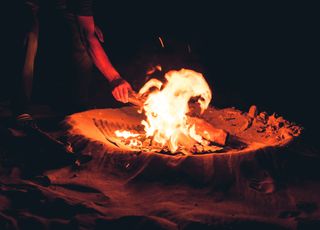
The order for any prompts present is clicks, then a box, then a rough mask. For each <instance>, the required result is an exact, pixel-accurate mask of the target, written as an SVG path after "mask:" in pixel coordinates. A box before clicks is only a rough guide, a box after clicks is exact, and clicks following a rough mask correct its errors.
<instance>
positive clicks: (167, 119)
mask: <svg viewBox="0 0 320 230" xmlns="http://www.w3.org/2000/svg"><path fill="white" fill-rule="evenodd" d="M165 79H166V80H167V82H166V83H165V84H164V83H162V82H160V81H159V80H156V79H151V80H150V81H148V82H147V83H146V84H145V85H144V86H143V87H142V88H141V90H140V91H139V94H140V95H142V94H144V93H146V92H148V91H150V89H151V88H156V89H157V90H155V91H153V92H151V93H149V95H148V97H147V99H146V101H145V102H144V105H143V110H144V112H145V115H146V119H145V120H143V121H142V125H144V130H145V132H146V136H147V137H152V138H153V141H155V142H157V143H159V144H160V145H161V146H167V147H168V148H169V150H170V151H171V152H172V153H174V152H175V151H177V149H178V147H179V143H180V142H181V141H182V139H184V138H185V137H186V136H187V137H189V138H192V139H193V140H195V141H196V142H199V143H202V137H201V136H200V135H197V134H196V132H195V126H194V125H190V124H188V119H187V115H186V114H187V113H188V112H189V105H188V102H189V101H190V99H191V98H195V97H198V99H197V102H198V103H199V105H200V108H201V113H203V112H204V110H205V109H207V108H208V105H209V103H210V101H211V98H212V94H211V90H210V88H209V86H208V83H207V82H206V80H205V79H204V77H203V75H202V74H201V73H198V72H195V71H193V70H188V69H181V70H180V71H170V72H168V73H166V75H165Z"/></svg>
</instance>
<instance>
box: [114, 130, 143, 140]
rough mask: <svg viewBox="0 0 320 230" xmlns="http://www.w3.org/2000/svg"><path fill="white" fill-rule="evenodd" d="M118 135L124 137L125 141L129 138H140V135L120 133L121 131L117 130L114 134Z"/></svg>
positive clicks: (127, 132) (126, 132)
mask: <svg viewBox="0 0 320 230" xmlns="http://www.w3.org/2000/svg"><path fill="white" fill-rule="evenodd" d="M114 133H115V134H116V136H117V137H123V138H124V139H127V138H129V137H138V136H139V135H140V134H138V133H132V132H130V131H126V130H124V131H120V130H116V131H115V132H114Z"/></svg>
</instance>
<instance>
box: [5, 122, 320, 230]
mask: <svg viewBox="0 0 320 230" xmlns="http://www.w3.org/2000/svg"><path fill="white" fill-rule="evenodd" d="M58 121H59V119H57V120H55V119H51V118H47V117H46V118H43V119H42V120H41V119H40V120H39V125H40V126H41V127H43V128H44V129H46V130H47V131H49V132H51V133H52V134H53V135H61V133H60V131H61V130H60V127H59V125H58ZM7 126H8V125H7V123H6V124H4V123H3V124H2V126H1V137H2V138H1V142H0V175H1V176H0V229H320V210H319V205H320V196H319V193H320V182H319V177H320V174H319V173H320V171H319V165H320V158H319V155H318V151H317V150H314V149H313V148H311V147H310V146H309V145H307V146H306V145H305V143H304V141H303V139H302V140H301V141H299V142H298V143H296V144H294V145H292V146H291V147H289V148H288V152H290V154H291V156H290V158H289V160H288V161H287V164H286V165H285V166H284V169H283V171H285V172H287V173H286V175H284V176H283V177H281V180H279V181H276V182H277V187H276V191H275V192H273V193H271V194H265V193H263V192H258V191H255V190H253V189H251V188H250V186H247V187H242V191H239V189H238V188H237V187H236V186H233V185H231V186H228V187H220V188H217V187H214V186H213V185H200V184H197V183H189V182H186V181H181V180H179V179H175V178H171V179H170V180H167V179H165V180H161V181H154V180H153V181H148V180H143V179H142V180H131V179H130V178H127V177H123V176H121V175H119V172H114V173H112V172H109V173H105V172H103V171H101V170H94V169H93V166H92V165H90V163H89V164H88V165H81V166H76V165H74V164H72V163H70V162H69V161H68V160H66V157H65V155H64V154H63V153H58V152H56V151H52V150H50V148H48V146H46V144H44V143H42V142H39V140H36V139H34V138H32V137H28V136H26V137H21V138H17V137H13V136H12V135H10V132H8V130H7ZM89 165H90V167H89ZM42 174H45V175H48V176H49V177H50V178H51V184H48V183H46V181H45V180H43V179H36V178H37V176H38V175H42Z"/></svg>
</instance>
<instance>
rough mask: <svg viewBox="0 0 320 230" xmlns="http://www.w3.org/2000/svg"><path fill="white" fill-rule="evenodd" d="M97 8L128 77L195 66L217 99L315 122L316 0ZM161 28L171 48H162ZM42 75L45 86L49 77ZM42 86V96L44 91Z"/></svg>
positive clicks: (11, 28)
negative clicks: (307, 0)
mask: <svg viewBox="0 0 320 230" xmlns="http://www.w3.org/2000/svg"><path fill="white" fill-rule="evenodd" d="M10 7H14V4H12V5H11V6H10ZM94 9H95V21H96V23H97V24H98V25H99V26H100V27H101V28H102V30H103V32H104V35H105V44H104V47H105V49H106V50H107V53H108V55H109V56H110V59H111V61H112V63H113V64H114V65H115V66H116V67H117V68H118V69H119V71H120V72H121V74H122V75H123V76H124V77H125V78H127V79H128V80H129V81H131V82H135V81H136V82H137V81H141V80H140V79H141V78H142V79H143V77H142V76H140V75H143V73H144V71H145V68H146V67H147V66H148V65H151V64H158V63H156V62H157V61H158V60H160V61H158V62H160V63H162V64H163V65H164V66H167V69H170V68H176V69H178V68H183V67H189V68H193V69H196V70H199V71H201V72H203V73H204V75H205V76H206V78H207V79H208V81H209V82H210V85H211V86H212V89H213V92H214V100H213V104H214V105H216V106H218V107H226V106H235V107H237V108H240V109H244V110H246V109H247V108H248V107H249V106H250V105H252V104H256V105H258V107H259V108H261V110H267V111H268V112H270V113H272V112H276V113H278V114H281V115H283V116H285V117H286V118H287V119H289V120H292V121H295V122H297V123H299V124H302V125H303V126H305V127H306V128H307V130H316V128H314V126H315V124H314V123H315V122H314V120H315V111H316V104H317V98H318V97H319V93H318V92H319V90H318V84H317V78H318V77H319V68H318V67H317V57H318V51H317V50H318V49H317V46H318V45H317V42H316V41H317V36H316V35H317V29H316V28H317V23H316V22H317V20H316V19H317V16H316V14H315V12H314V10H313V9H314V7H312V5H307V4H302V5H299V4H293V3H290V4H284V3H282V4H278V3H277V4H263V3H251V4H250V3H247V4H243V3H241V4H240V3H236V4H231V3H229V4H227V3H226V4H208V3H202V2H200V1H196V2H192V1H186V2H169V1H159V2H147V3H142V2H126V1H113V2H109V1H108V2H105V1H102V0H97V1H96V2H95V8H94ZM8 12H10V11H9V10H8ZM13 12H15V13H13V14H11V15H10V16H8V17H9V18H11V20H8V22H7V23H6V25H5V26H4V28H6V30H7V31H8V35H9V36H8V35H7V36H6V37H5V38H4V39H5V40H6V43H5V44H7V45H6V46H5V47H4V52H2V53H3V54H5V55H6V57H7V58H6V59H7V60H6V61H5V62H4V63H5V65H4V66H3V69H5V70H6V72H8V73H7V74H4V75H3V76H2V79H3V80H2V82H1V97H2V98H7V97H8V94H9V93H10V87H8V86H9V85H10V83H9V82H10V78H12V77H10V75H11V72H10V70H9V68H11V69H12V68H14V67H12V66H14V65H15V62H14V61H15V59H14V49H12V47H13V46H15V43H14V41H13V40H14V39H10V35H15V34H16V33H17V31H16V29H15V28H16V27H17V25H18V23H19V20H21V19H19V12H18V11H13ZM20 15H21V14H20ZM159 36H161V37H162V38H163V39H164V42H165V43H166V49H161V47H160V43H159V40H158V37H159ZM57 44H58V43H57ZM57 44H56V45H57ZM188 45H190V47H191V54H189V53H188V52H187V49H188V48H187V47H188ZM57 46H58V45H57ZM57 48H58V47H57ZM40 49H41V47H40ZM38 54H39V55H38V56H39V57H38V59H42V60H46V59H47V57H46V56H45V54H44V56H43V54H42V53H41V50H40V51H39V53H38ZM41 55H42V56H41ZM54 58H55V57H53V59H54ZM58 58H59V57H58ZM40 62H41V60H40ZM40 66H41V65H40ZM40 69H41V67H40ZM38 75H39V74H38ZM137 75H139V76H137ZM36 78H39V79H40V80H38V81H39V82H40V83H39V84H40V87H41V83H42V81H45V80H46V79H45V78H44V77H39V76H38V77H36ZM137 79H138V80H137ZM36 85H37V83H36ZM138 85H139V84H138ZM38 88H39V87H38ZM36 89H37V87H36ZM36 89H35V91H37V90H36ZM42 90H44V91H46V90H45V89H41V90H38V91H39V92H40V93H37V92H36V93H35V94H36V97H43V95H41V92H42ZM36 100H37V98H36Z"/></svg>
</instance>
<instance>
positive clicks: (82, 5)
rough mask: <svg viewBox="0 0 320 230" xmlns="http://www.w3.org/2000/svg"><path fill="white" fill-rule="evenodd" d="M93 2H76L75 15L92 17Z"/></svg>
mask: <svg viewBox="0 0 320 230" xmlns="http://www.w3.org/2000/svg"><path fill="white" fill-rule="evenodd" d="M92 1H93V0H75V1H73V2H74V4H75V5H74V11H75V12H74V13H75V14H76V15H80V16H92V15H93V11H92Z"/></svg>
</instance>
